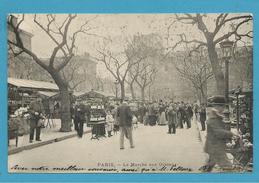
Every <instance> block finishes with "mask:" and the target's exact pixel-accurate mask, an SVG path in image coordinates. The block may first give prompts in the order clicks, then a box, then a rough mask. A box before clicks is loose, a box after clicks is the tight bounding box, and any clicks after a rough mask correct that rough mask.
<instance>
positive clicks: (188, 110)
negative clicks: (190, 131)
mask: <svg viewBox="0 0 259 183" xmlns="http://www.w3.org/2000/svg"><path fill="white" fill-rule="evenodd" d="M192 117H193V111H192V107H191V105H190V104H188V105H187V108H186V120H187V128H191V126H192V125H191V121H192Z"/></svg>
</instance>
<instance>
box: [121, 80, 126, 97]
mask: <svg viewBox="0 0 259 183" xmlns="http://www.w3.org/2000/svg"><path fill="white" fill-rule="evenodd" d="M120 85H121V100H124V99H125V85H124V82H123V81H122V82H120Z"/></svg>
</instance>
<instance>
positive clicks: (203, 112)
mask: <svg viewBox="0 0 259 183" xmlns="http://www.w3.org/2000/svg"><path fill="white" fill-rule="evenodd" d="M200 121H201V122H204V121H206V108H205V107H202V108H201V112H200Z"/></svg>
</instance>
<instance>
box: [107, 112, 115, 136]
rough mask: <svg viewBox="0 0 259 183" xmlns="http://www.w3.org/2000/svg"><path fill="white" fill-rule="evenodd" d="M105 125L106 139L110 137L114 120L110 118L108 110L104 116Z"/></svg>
mask: <svg viewBox="0 0 259 183" xmlns="http://www.w3.org/2000/svg"><path fill="white" fill-rule="evenodd" d="M106 124H107V132H108V137H111V136H112V130H113V126H114V118H113V117H112V114H111V111H110V110H108V111H107V114H106Z"/></svg>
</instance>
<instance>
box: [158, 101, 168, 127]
mask: <svg viewBox="0 0 259 183" xmlns="http://www.w3.org/2000/svg"><path fill="white" fill-rule="evenodd" d="M165 110H166V106H165V104H163V102H162V100H161V101H160V104H159V118H158V125H166V117H165Z"/></svg>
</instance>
